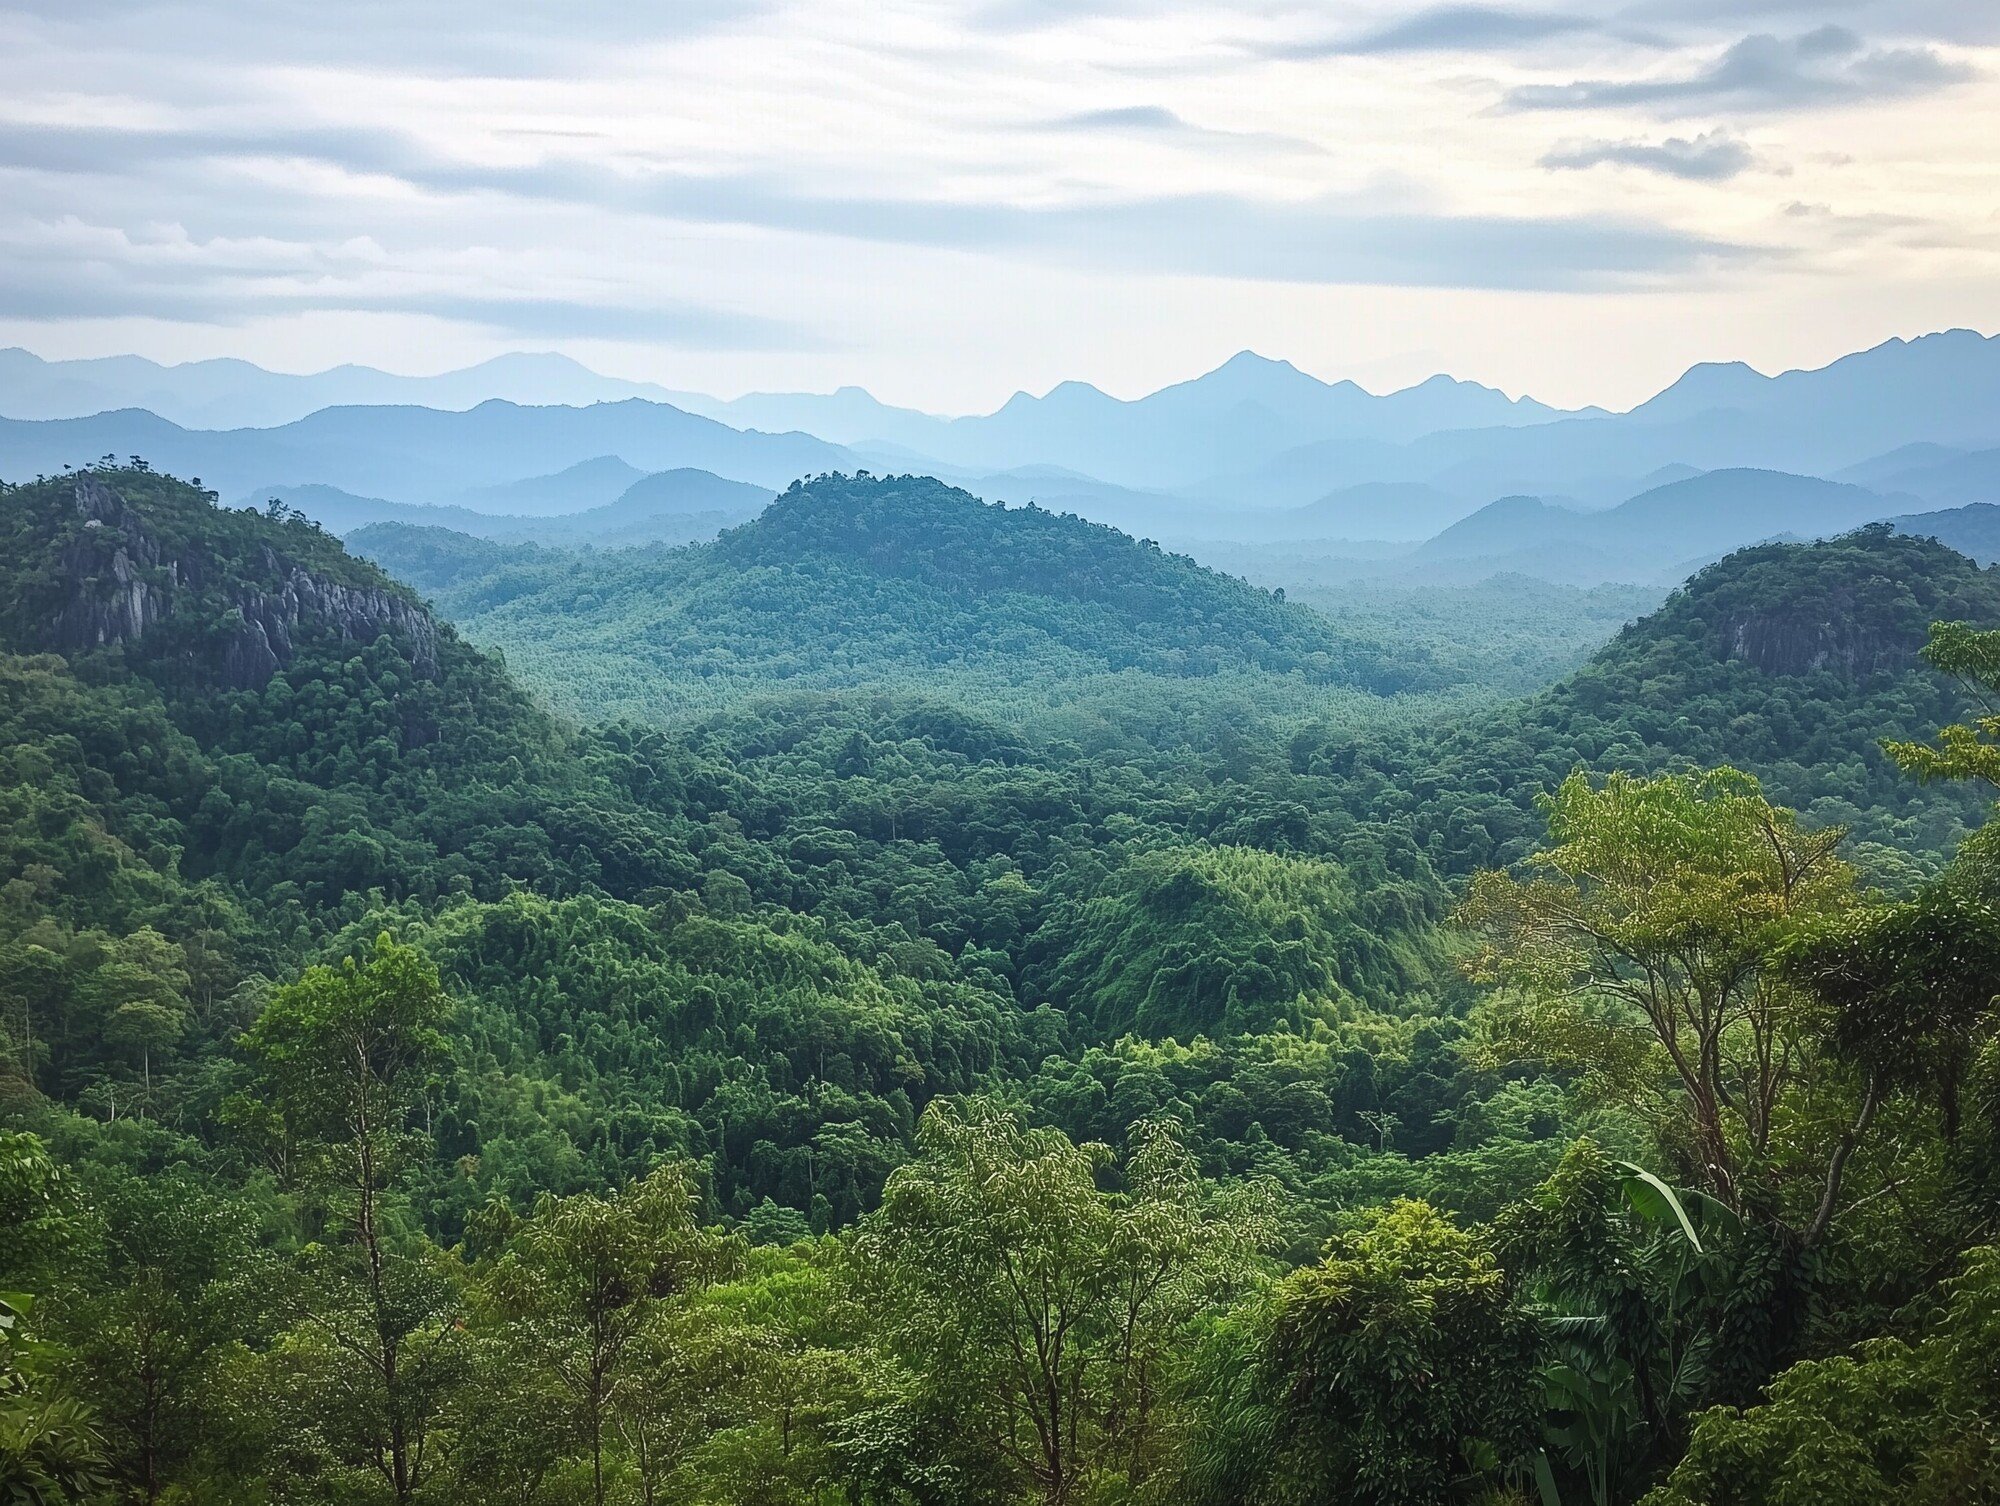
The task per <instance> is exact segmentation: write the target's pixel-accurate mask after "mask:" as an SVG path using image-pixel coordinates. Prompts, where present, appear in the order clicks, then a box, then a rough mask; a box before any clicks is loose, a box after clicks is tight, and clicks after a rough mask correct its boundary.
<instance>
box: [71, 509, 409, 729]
mask: <svg viewBox="0 0 2000 1506" xmlns="http://www.w3.org/2000/svg"><path fill="white" fill-rule="evenodd" d="M76 508H77V512H78V513H79V514H81V515H82V518H83V526H82V529H81V530H80V531H79V533H78V534H77V536H76V537H75V538H74V539H73V540H71V542H70V543H69V544H67V545H66V546H65V547H64V549H63V551H62V554H61V556H60V558H61V564H62V570H63V573H64V575H65V577H66V578H67V580H68V582H69V589H68V590H67V592H66V593H65V595H64V598H63V602H62V605H61V607H60V609H59V610H58V611H57V613H56V615H55V618H54V620H53V621H52V622H51V623H50V624H49V637H50V647H52V648H53V649H55V650H56V651H57V652H58V653H77V652H80V651H84V650H88V649H94V648H103V647H106V646H107V645H110V644H114V643H132V642H136V641H138V640H139V639H141V638H143V637H145V636H146V634H147V633H149V632H151V631H152V630H153V629H154V628H156V627H157V626H159V625H160V624H161V623H162V622H163V621H165V620H166V618H167V616H168V615H169V613H170V612H171V610H172V607H173V601H174V598H175V596H176V594H177V593H178V592H179V591H181V590H183V589H190V590H201V589H203V588H205V587H206V586H208V585H209V584H210V583H211V582H213V581H215V580H217V579H218V577H220V576H221V575H222V570H221V567H220V566H219V564H218V563H217V562H216V561H214V560H211V559H209V558H207V557H206V556H205V555H202V554H199V553H190V554H187V555H184V556H180V557H163V554H164V551H163V550H162V548H161V545H160V541H159V540H158V539H157V538H156V537H155V535H154V534H153V532H152V531H151V530H150V529H148V528H147V527H146V524H145V520H144V519H143V518H142V517H140V516H139V514H138V513H137V512H136V511H135V510H134V509H133V508H131V507H130V506H128V505H127V504H126V502H125V500H124V499H123V498H122V497H120V496H119V495H118V494H117V493H116V492H114V491H112V490H111V489H110V488H109V487H107V486H105V485H104V483H103V482H101V481H99V480H98V479H97V478H96V477H94V476H82V477H79V478H78V480H77V483H76ZM248 563H250V565H251V568H250V569H248V570H245V571H242V572H241V573H242V574H250V575H255V576H256V577H257V578H259V579H263V580H277V581H279V582H280V584H279V585H278V586H276V587H275V588H249V587H245V586H243V585H240V584H238V585H235V586H233V587H231V588H230V589H229V590H228V591H227V593H226V595H227V600H228V603H229V606H228V610H227V612H226V613H225V614H224V616H223V618H222V620H221V622H220V623H219V624H218V628H219V629H220V633H219V638H220V641H219V643H218V644H217V645H216V652H215V654H214V657H213V659H212V660H211V662H210V663H209V664H208V665H207V666H206V667H207V668H208V669H209V670H210V671H211V672H212V673H213V674H214V675H215V677H216V678H218V679H220V680H221V682H222V683H223V684H225V685H227V686H229V687H231V688H233V689H251V688H255V687H258V686H261V685H263V684H264V683H265V682H266V681H268V680H269V679H270V678H271V676H272V675H274V674H276V673H277V672H278V670H279V669H281V668H283V667H284V666H285V665H287V664H289V663H291V661H292V655H293V652H294V648H293V644H294V640H295V639H297V638H298V637H299V636H301V634H305V633H312V632H317V631H331V632H333V633H335V634H337V635H338V636H340V637H341V638H343V639H349V640H352V641H354V642H358V643H373V642H374V641H375V640H376V639H377V638H379V637H381V636H382V635H383V634H384V633H387V634H388V635H390V637H392V638H393V639H394V640H395V641H396V643H397V644H398V646H399V647H401V648H402V650H403V652H404V654H405V655H406V656H407V657H408V658H409V660H410V665H411V668H413V669H414V670H415V671H416V672H417V673H418V674H419V675H421V676H423V677H424V678H426V679H434V678H435V677H436V676H437V672H438V664H437V625H436V624H435V623H434V622H433V621H432V620H431V618H430V615H429V614H428V613H427V612H425V611H424V610H423V609H422V608H421V607H419V606H417V605H416V604H415V603H413V602H411V601H409V600H408V599H406V598H405V597H403V596H402V595H400V594H399V593H397V592H394V591H390V590H386V589H383V588H381V587H357V586H349V585H344V584H342V583H340V582H338V581H333V580H328V579H326V578H325V577H324V576H321V575H317V574H315V573H314V572H312V571H310V570H308V569H306V568H304V567H303V566H301V565H299V564H297V563H296V562H294V561H291V560H288V559H285V558H284V557H283V556H282V555H280V554H279V553H278V552H277V551H276V550H274V549H272V548H271V547H270V546H269V545H268V544H266V545H260V546H259V555H258V557H257V559H256V560H255V561H254V562H248Z"/></svg>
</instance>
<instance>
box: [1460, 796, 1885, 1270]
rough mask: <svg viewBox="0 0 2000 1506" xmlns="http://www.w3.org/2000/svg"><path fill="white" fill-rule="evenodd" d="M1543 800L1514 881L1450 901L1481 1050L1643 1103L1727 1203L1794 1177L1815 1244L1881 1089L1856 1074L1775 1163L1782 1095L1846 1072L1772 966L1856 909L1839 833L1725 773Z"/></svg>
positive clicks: (1806, 1007)
mask: <svg viewBox="0 0 2000 1506" xmlns="http://www.w3.org/2000/svg"><path fill="white" fill-rule="evenodd" d="M1542 806H1543V810H1544V812H1545V813H1546V815H1547V818H1548V829H1549V841H1548V845H1547V846H1546V847H1545V848H1543V849H1542V850H1541V851H1539V852H1537V853H1536V854H1534V855H1533V856H1532V857H1531V858H1530V859H1529V861H1528V869H1529V871H1528V873H1527V874H1526V875H1525V876H1516V875H1514V874H1509V873H1499V872H1487V873H1482V874H1480V875H1478V876H1477V877H1476V878H1475V879H1474V880H1473V883H1472V886H1471V889H1470V891H1469V893H1468V895H1467V898H1466V900H1465V902H1464V904H1463V905H1462V906H1461V907H1460V910H1459V918H1460V920H1461V921H1462V922H1463V923H1465V924H1466V925H1468V926H1470V927H1471V928H1472V929H1473V931H1474V932H1475V933H1476V934H1477V936H1478V938H1479V941H1480V946H1479V950H1478V952H1477V954H1476V955H1475V956H1474V958H1473V959H1472V961H1471V963H1470V971H1471V973H1472V975H1473V976H1474V977H1475V978H1476V979H1478V980H1480V981H1483V982H1488V983H1493V984H1501V985H1505V986H1506V988H1507V991H1506V992H1505V993H1503V994H1502V995H1500V996H1499V997H1498V998H1497V999H1496V1000H1495V1002H1494V1003H1493V1005H1492V1006H1491V1009H1490V1011H1489V1014H1488V1021H1489V1025H1490V1028H1491V1031H1492V1035H1491V1039H1490V1040H1489V1043H1488V1049H1489V1051H1490V1052H1491V1054H1493V1055H1495V1056H1511V1057H1514V1058H1517V1059H1519V1058H1529V1059H1540V1060H1541V1061H1543V1062H1545V1063H1547V1064H1549V1065H1552V1066H1556V1067H1559V1068H1563V1069H1568V1070H1572V1071H1576V1072H1579V1073H1581V1074H1582V1075H1583V1078H1584V1082H1585V1085H1586V1086H1587V1087H1588V1088H1590V1089H1592V1090H1594V1091H1597V1092H1599V1093H1601V1094H1604V1095H1605V1096H1608V1097H1615V1098H1620V1099H1623V1100H1625V1101H1627V1102H1632V1103H1636V1104H1640V1105H1644V1106H1646V1107H1649V1108H1650V1109H1652V1110H1653V1111H1654V1112H1655V1113H1657V1114H1658V1116H1659V1120H1660V1124H1661V1128H1662V1132H1663V1136H1664V1138H1665V1139H1666V1140H1667V1142H1668V1143H1669V1144H1670V1145H1671V1146H1673V1147H1674V1148H1675V1150H1676V1151H1677V1152H1678V1153H1680V1154H1681V1155H1683V1156H1684V1157H1685V1158H1686V1163H1687V1168H1688V1175H1689V1177H1690V1178H1691V1179H1692V1180H1693V1181H1694V1182H1695V1184H1696V1185H1697V1186H1699V1187H1701V1188H1702V1189H1704V1190H1706V1191H1708V1192H1710V1193H1712V1194H1713V1195H1714V1196H1715V1197H1717V1198H1718V1199H1719V1200H1721V1201H1722V1202H1723V1203H1724V1204H1725V1205H1726V1206H1728V1207H1729V1208H1730V1209H1731V1210H1733V1211H1736V1212H1738V1213H1741V1212H1744V1211H1746V1210H1747V1209H1749V1208H1750V1207H1752V1205H1753V1204H1754V1205H1757V1206H1759V1207H1760V1209H1761V1210H1762V1211H1764V1212H1766V1213H1767V1215H1768V1216H1770V1217H1772V1218H1773V1219H1777V1218H1779V1217H1780V1210H1778V1209H1777V1208H1776V1207H1775V1206H1774V1204H1775V1202H1776V1197H1777V1194H1778V1193H1779V1192H1780V1191H1781V1190H1782V1183H1783V1182H1784V1181H1786V1180H1788V1179H1792V1178H1796V1177H1798V1176H1800V1175H1808V1176H1809V1177H1810V1178H1811V1180H1812V1182H1813V1188H1812V1197H1811V1199H1810V1203H1809V1209H1810V1211H1809V1212H1808V1213H1806V1214H1805V1215H1804V1216H1803V1217H1802V1218H1800V1219H1799V1228H1798V1231H1797V1233H1798V1239H1799V1242H1800V1244H1801V1245H1803V1246H1805V1247H1810V1246H1812V1245H1814V1244H1816V1243H1817V1242H1818V1241H1819V1239H1820V1238H1821V1237H1822V1236H1823V1235H1824V1234H1825V1232H1826V1229H1827V1226H1828V1224H1829V1223H1830V1222H1831V1220H1832V1217H1833V1214H1834V1211H1835V1210H1836V1209H1837V1207H1838V1204H1839V1194H1840V1188H1841V1180H1842V1175H1843V1172H1844V1170H1845V1166H1846V1163H1847V1160H1848V1157H1849V1155H1850V1154H1851V1152H1852V1149H1853V1146H1854V1145H1855V1144H1856V1143H1857V1142H1858V1141H1859V1140H1860V1139H1861V1137H1862V1136H1863V1135H1865V1134H1866V1132H1867V1130H1868V1127H1869V1126H1870V1124H1871V1123H1872V1122H1873V1120H1874V1118H1875V1115H1876V1113H1877V1112H1878V1111H1879V1109H1880V1107H1881V1092H1880V1087H1879V1085H1878V1084H1872V1083H1864V1084H1863V1086H1862V1089H1861V1091H1860V1092H1859V1094H1858V1095H1857V1097H1858V1102H1856V1103H1855V1104H1854V1105H1853V1106H1852V1108H1851V1111H1850V1113H1849V1116H1848V1122H1847V1123H1846V1124H1844V1125H1843V1126H1842V1127H1841V1128H1840V1129H1839V1130H1838V1131H1837V1132H1836V1133H1835V1135H1834V1136H1833V1143H1832V1144H1831V1145H1829V1146H1826V1147H1821V1148H1818V1149H1817V1150H1816V1151H1815V1154H1814V1157H1813V1158H1812V1164H1811V1165H1809V1166H1801V1165H1800V1164H1798V1163H1799V1162H1800V1161H1801V1160H1802V1159H1803V1157H1802V1156H1800V1155H1798V1154H1794V1153H1792V1152H1790V1151H1789V1150H1788V1152H1787V1155H1786V1157H1785V1158H1784V1160H1785V1162H1786V1164H1785V1165H1784V1166H1782V1167H1781V1166H1779V1165H1778V1164H1777V1162H1778V1160H1779V1158H1778V1157H1777V1156H1776V1155H1775V1154H1774V1152H1775V1150H1776V1139H1777V1136H1778V1132H1779V1129H1780V1126H1781V1124H1782V1123H1783V1121H1784V1117H1785V1116H1784V1112H1783V1111H1784V1109H1785V1108H1786V1106H1787V1104H1788V1099H1789V1097H1790V1096H1791V1095H1795V1094H1799V1093H1804V1092H1808V1091H1811V1090H1820V1091H1836V1092H1837V1091H1839V1090H1841V1089H1842V1088H1843V1086H1844V1079H1842V1078H1841V1077H1840V1074H1839V1073H1837V1072H1836V1073H1832V1074H1829V1073H1828V1070H1827V1069H1828V1066H1829V1063H1828V1060H1827V1056H1826V1053H1824V1052H1822V1051H1821V1050H1820V1049H1819V1025H1820V1020H1819V1017H1818V1014H1817V1011H1816V1008H1815V1007H1814V1004H1813V1001H1812V1000H1811V998H1810V996H1809V995H1808V994H1806V992H1805V991H1803V990H1802V989H1800V988H1799V987H1798V986H1797V985H1796V983H1795V982H1794V981H1793V980H1792V979H1790V978H1788V977H1787V976H1786V975H1785V974H1784V972H1783V971H1782V970H1781V969H1780V968H1779V967H1777V966H1776V962H1777V960H1778V958H1779V956H1780V955H1781V953H1782V951H1783V950H1784V948H1785V947H1786V945H1787V944H1788V943H1790V942H1792V941H1793V940H1795V939H1796V938H1798V937H1799V936H1801V935H1803V934H1804V933H1806V932H1807V931H1808V930H1810V929H1811V928H1812V927H1813V926H1815V925H1816V924H1819V923H1821V922H1823V921H1824V920H1825V919H1826V918H1828V917H1829V916H1833V915H1837V914H1840V913H1842V912H1843V911H1845V910H1846V909H1847V908H1849V907H1850V906H1851V905H1852V904H1853V903H1854V874H1853V871H1852V869H1850V868H1849V866H1848V865H1847V864H1846V863H1845V862H1844V861H1843V860H1842V859H1841V857H1840V855H1839V851H1838V849H1839V845H1840V841H1841V837H1842V832H1841V831H1840V830H1839V829H1838V828H1825V829H1821V830H1817V831H1808V830H1806V829H1804V828H1802V827H1801V826H1800V825H1799V823H1798V820H1797V818H1796V817H1795V816H1794V815H1793V814H1792V813H1791V812H1789V811H1786V810H1782V809H1780V808H1778V807H1776V806H1773V805H1772V804H1771V803H1770V802H1769V801H1767V800H1765V799H1764V797H1763V794H1762V793H1761V791H1760V790H1759V788H1758V785H1757V782H1756V781H1755V780H1754V779H1752V778H1751V777H1750V776H1748V775H1746V774H1741V773H1738V772H1736V771H1735V770H1733V769H1715V770H1710V771H1707V772H1703V773H1697V774H1669V775H1662V776H1659V777H1657V778H1650V779H1640V778H1634V777H1631V776H1627V775H1623V774H1612V775H1610V776H1609V777H1607V778H1606V779H1604V780H1603V781H1601V782H1593V781H1592V780H1590V779H1589V778H1587V777H1586V776H1585V775H1583V774H1581V773H1578V774H1573V775H1571V776H1570V777H1569V778H1568V779H1566V780H1564V781H1563V783H1562V785H1561V786H1560V787H1559V788H1558V789H1557V790H1556V791H1555V792H1554V793H1553V794H1551V795H1549V796H1546V797H1544V799H1543V801H1542ZM1829 1075H1831V1077H1832V1079H1833V1080H1832V1081H1831V1082H1829V1080H1828V1079H1829Z"/></svg>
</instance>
